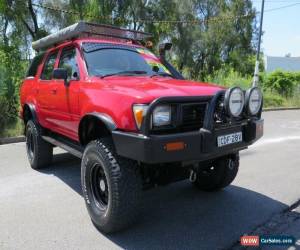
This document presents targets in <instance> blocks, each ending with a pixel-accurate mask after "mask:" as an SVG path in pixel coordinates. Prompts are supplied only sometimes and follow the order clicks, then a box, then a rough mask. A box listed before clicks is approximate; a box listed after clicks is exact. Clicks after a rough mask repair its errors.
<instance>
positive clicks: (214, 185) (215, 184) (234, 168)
mask: <svg viewBox="0 0 300 250" xmlns="http://www.w3.org/2000/svg"><path fill="white" fill-rule="evenodd" d="M238 169H239V154H238V153H237V154H234V155H230V156H225V157H222V158H219V159H216V160H214V161H213V162H210V163H208V164H207V165H206V166H205V167H199V169H198V170H197V171H196V172H195V174H196V175H195V178H194V181H193V183H194V185H195V186H196V187H197V188H199V189H200V190H203V191H217V190H220V189H222V188H225V187H227V186H228V185H230V184H231V183H232V182H233V180H234V179H235V177H236V175H237V172H238Z"/></svg>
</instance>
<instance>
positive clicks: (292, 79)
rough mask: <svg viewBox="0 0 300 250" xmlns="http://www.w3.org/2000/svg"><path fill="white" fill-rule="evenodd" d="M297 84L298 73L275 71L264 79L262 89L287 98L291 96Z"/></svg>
mask: <svg viewBox="0 0 300 250" xmlns="http://www.w3.org/2000/svg"><path fill="white" fill-rule="evenodd" d="M299 83H300V73H295V72H285V71H280V70H277V71H274V72H272V73H271V74H269V75H267V76H266V77H265V79H264V82H263V87H264V89H269V90H271V91H276V92H277V93H278V94H280V95H283V96H285V97H286V98H288V97H292V96H293V93H294V92H295V90H296V88H297V86H298V85H299Z"/></svg>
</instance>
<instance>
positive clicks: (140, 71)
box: [101, 70, 147, 78]
mask: <svg viewBox="0 0 300 250" xmlns="http://www.w3.org/2000/svg"><path fill="white" fill-rule="evenodd" d="M144 74H147V71H143V70H125V71H120V72H116V73H111V74H106V75H102V76H101V78H104V77H107V76H115V75H144Z"/></svg>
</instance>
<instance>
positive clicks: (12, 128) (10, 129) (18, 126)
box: [0, 119, 24, 138]
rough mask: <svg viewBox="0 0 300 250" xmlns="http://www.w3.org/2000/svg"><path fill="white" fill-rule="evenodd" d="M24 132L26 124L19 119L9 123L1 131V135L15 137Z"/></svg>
mask: <svg viewBox="0 0 300 250" xmlns="http://www.w3.org/2000/svg"><path fill="white" fill-rule="evenodd" d="M23 132H24V125H23V122H22V121H21V120H20V119H18V120H17V121H16V122H15V123H13V124H10V125H7V127H5V128H4V129H3V130H2V131H0V137H2V138H6V137H15V136H21V135H23Z"/></svg>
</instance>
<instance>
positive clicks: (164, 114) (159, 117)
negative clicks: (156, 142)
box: [133, 104, 171, 129]
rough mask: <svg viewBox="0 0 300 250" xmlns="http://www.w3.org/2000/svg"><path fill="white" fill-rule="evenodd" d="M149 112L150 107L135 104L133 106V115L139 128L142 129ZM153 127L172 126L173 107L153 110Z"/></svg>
mask: <svg viewBox="0 0 300 250" xmlns="http://www.w3.org/2000/svg"><path fill="white" fill-rule="evenodd" d="M147 110H148V105H144V104H135V105H134V106H133V114H134V118H135V122H136V125H137V127H138V128H139V129H140V128H141V126H142V122H143V119H144V116H145V115H146V112H147ZM152 122H153V126H155V127H159V126H165V125H169V124H171V106H170V105H160V106H157V107H156V108H155V109H154V110H153V114H152Z"/></svg>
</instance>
